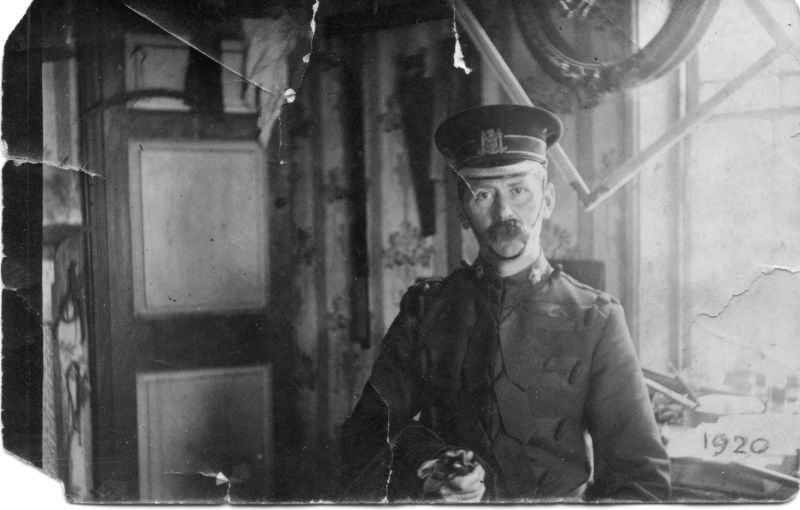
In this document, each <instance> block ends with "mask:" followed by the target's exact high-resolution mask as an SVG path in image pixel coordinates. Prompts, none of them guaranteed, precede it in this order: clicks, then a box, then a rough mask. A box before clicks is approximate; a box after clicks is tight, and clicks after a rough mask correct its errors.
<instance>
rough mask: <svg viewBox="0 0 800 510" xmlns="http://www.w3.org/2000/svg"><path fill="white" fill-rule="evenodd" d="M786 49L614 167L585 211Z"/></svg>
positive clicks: (774, 51) (772, 54)
mask: <svg viewBox="0 0 800 510" xmlns="http://www.w3.org/2000/svg"><path fill="white" fill-rule="evenodd" d="M785 50H786V46H783V45H781V46H775V47H774V48H772V49H771V50H769V51H768V52H767V53H765V54H764V55H762V56H761V58H759V59H758V60H756V61H755V62H753V63H752V64H751V65H750V66H749V67H747V69H745V70H744V71H742V72H741V73H740V74H739V75H738V76H737V77H736V78H734V79H732V80H731V81H730V82H728V84H727V85H725V86H724V87H723V88H722V89H721V90H720V91H719V92H717V93H716V94H714V96H712V97H711V98H710V99H708V100H707V101H706V102H705V103H703V105H702V106H701V107H700V108H699V109H697V110H695V111H694V112H692V113H691V114H689V115H687V116H686V117H684V118H683V120H681V121H679V122H677V123H676V124H675V126H674V127H673V128H672V129H670V130H669V131H667V132H666V133H664V134H663V135H662V136H661V137H660V138H658V139H657V140H656V141H654V142H653V143H652V144H650V145H649V146H648V147H647V148H646V149H644V150H642V151H641V152H639V154H637V155H636V156H634V157H633V158H631V159H629V160H628V161H626V162H625V163H623V164H622V166H619V167H617V169H616V170H614V171H612V172H611V173H610V174H608V175H607V176H606V177H605V178H603V179H602V181H601V182H600V184H599V185H598V186H597V187H595V189H594V190H592V193H591V196H590V197H589V201H588V203H587V205H586V212H589V211H593V210H594V209H596V208H597V206H599V205H600V204H602V203H603V202H605V201H606V200H607V199H608V197H610V196H611V195H613V194H614V192H616V191H617V190H618V189H620V188H621V187H622V186H624V185H625V184H626V183H627V182H628V181H630V180H631V179H633V178H634V177H636V175H637V174H638V173H639V172H641V171H642V170H643V169H644V165H645V163H647V162H648V161H650V159H651V158H653V157H655V156H657V155H659V154H661V153H663V152H664V151H666V150H668V149H670V148H671V147H673V146H674V145H675V144H676V143H678V142H680V141H681V139H683V137H684V136H686V135H687V134H688V133H689V131H691V130H692V129H694V128H695V126H697V125H698V124H699V123H700V122H702V121H704V120H705V119H707V118H708V117H709V116H711V114H712V113H714V109H715V108H716V107H717V106H719V105H720V104H722V102H723V101H725V100H726V99H727V98H729V97H730V96H732V95H733V94H735V93H736V91H738V90H739V89H740V88H742V87H743V86H744V85H745V84H746V83H747V82H748V81H749V80H750V79H751V78H753V77H755V76H756V75H757V74H758V73H760V72H761V71H763V70H764V69H766V68H767V67H769V65H770V64H772V63H773V62H774V61H775V60H776V59H777V58H779V57H780V56H781V55H782V54H783V52H784V51H785Z"/></svg>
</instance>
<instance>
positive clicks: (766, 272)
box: [692, 266, 800, 323]
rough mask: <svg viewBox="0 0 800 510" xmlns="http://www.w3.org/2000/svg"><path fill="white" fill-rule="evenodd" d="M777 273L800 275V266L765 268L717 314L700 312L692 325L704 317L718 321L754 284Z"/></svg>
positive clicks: (729, 299) (732, 296)
mask: <svg viewBox="0 0 800 510" xmlns="http://www.w3.org/2000/svg"><path fill="white" fill-rule="evenodd" d="M775 271H785V272H787V273H792V274H798V273H800V266H798V267H794V268H793V267H786V266H769V267H765V268H763V269H761V271H760V272H759V273H758V274H757V275H756V276H755V277H754V278H752V279H751V280H750V282H749V283H748V284H747V286H746V287H745V288H744V289H743V290H741V291H739V292H735V293H733V294H732V295H731V297H730V298H728V302H727V303H725V304H724V305H723V306H722V308H721V309H720V310H719V311H718V312H717V313H706V312H700V313H698V314H697V317H695V318H694V320H692V323H694V322H697V321H698V320H699V319H700V318H703V317H705V318H707V319H716V318H718V317H719V316H721V315H722V314H723V313H725V310H727V309H728V307H729V306H731V304H732V303H733V301H734V300H735V299H737V298H740V297H741V296H743V295H745V294H747V292H748V291H749V290H750V288H751V287H752V286H753V284H754V283H756V282H757V281H758V280H760V279H761V278H762V277H764V276H769V275H771V274H772V273H774V272H775Z"/></svg>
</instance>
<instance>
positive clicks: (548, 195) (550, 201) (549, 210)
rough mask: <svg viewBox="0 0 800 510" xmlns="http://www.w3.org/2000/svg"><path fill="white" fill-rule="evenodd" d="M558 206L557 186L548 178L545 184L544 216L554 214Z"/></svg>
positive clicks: (545, 217) (547, 216)
mask: <svg viewBox="0 0 800 510" xmlns="http://www.w3.org/2000/svg"><path fill="white" fill-rule="evenodd" d="M555 207H556V187H555V186H554V185H553V183H552V182H550V180H549V179H548V180H547V182H546V183H545V185H544V206H543V207H542V217H543V218H544V219H547V218H549V217H550V215H551V214H553V209H555Z"/></svg>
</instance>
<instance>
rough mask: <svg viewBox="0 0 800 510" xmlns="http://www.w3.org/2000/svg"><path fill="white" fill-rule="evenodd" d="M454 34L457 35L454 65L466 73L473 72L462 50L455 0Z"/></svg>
mask: <svg viewBox="0 0 800 510" xmlns="http://www.w3.org/2000/svg"><path fill="white" fill-rule="evenodd" d="M453 36H454V37H455V48H454V49H453V67H455V68H456V69H463V70H464V73H465V74H469V73H471V72H472V68H470V67H467V63H466V61H465V60H464V53H463V52H462V51H461V41H459V39H458V28H457V27H456V4H455V2H453Z"/></svg>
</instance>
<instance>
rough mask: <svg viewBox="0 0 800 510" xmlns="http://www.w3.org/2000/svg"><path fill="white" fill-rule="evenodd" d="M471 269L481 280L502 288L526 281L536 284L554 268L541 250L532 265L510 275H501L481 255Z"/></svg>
mask: <svg viewBox="0 0 800 510" xmlns="http://www.w3.org/2000/svg"><path fill="white" fill-rule="evenodd" d="M470 269H471V270H472V272H473V274H474V275H475V277H476V278H477V279H478V280H479V281H481V282H483V283H485V284H488V285H491V286H493V287H496V288H500V289H502V288H503V287H507V286H510V285H511V286H513V285H518V284H521V283H525V282H528V283H529V284H530V285H535V284H537V283H539V282H540V281H542V280H543V279H545V278H546V277H547V276H548V275H549V274H550V273H551V272H552V271H553V268H552V267H551V266H550V263H549V262H548V261H547V258H546V257H545V256H544V252H543V251H541V250H540V251H539V256H538V257H536V260H534V261H533V263H532V264H531V265H529V266H528V267H526V268H525V269H523V270H522V271H519V272H517V273H515V274H512V275H510V276H505V277H504V276H500V275H499V274H498V273H497V271H495V270H494V268H492V266H490V265H489V263H488V262H486V261H485V260H483V258H482V257H481V256H480V255H479V256H478V258H477V259H475V262H474V263H473V264H472V265H471V266H470Z"/></svg>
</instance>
